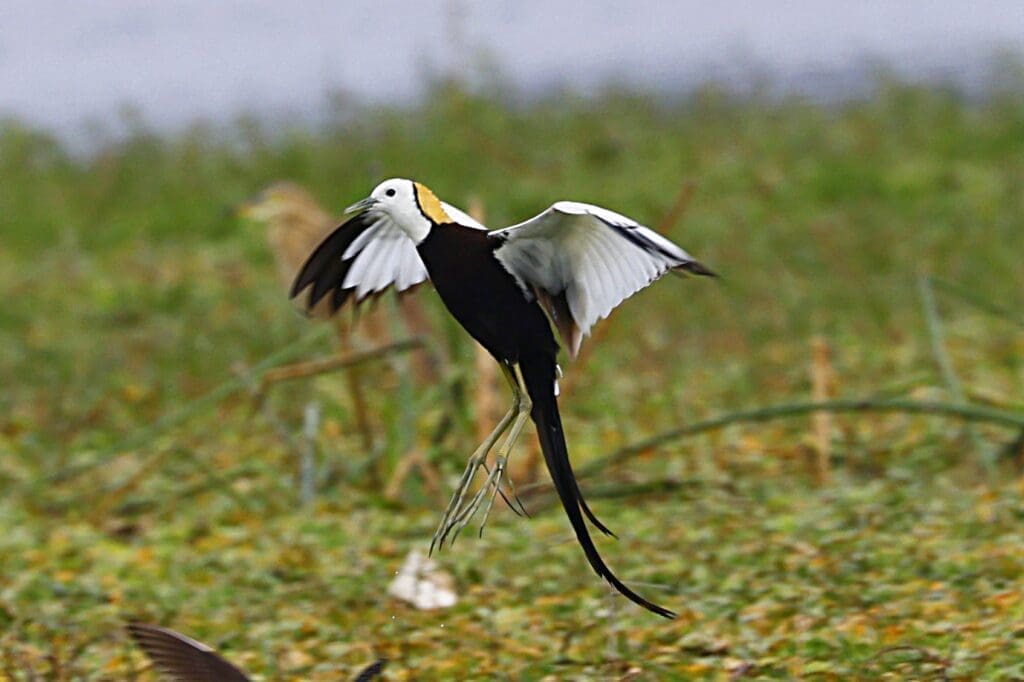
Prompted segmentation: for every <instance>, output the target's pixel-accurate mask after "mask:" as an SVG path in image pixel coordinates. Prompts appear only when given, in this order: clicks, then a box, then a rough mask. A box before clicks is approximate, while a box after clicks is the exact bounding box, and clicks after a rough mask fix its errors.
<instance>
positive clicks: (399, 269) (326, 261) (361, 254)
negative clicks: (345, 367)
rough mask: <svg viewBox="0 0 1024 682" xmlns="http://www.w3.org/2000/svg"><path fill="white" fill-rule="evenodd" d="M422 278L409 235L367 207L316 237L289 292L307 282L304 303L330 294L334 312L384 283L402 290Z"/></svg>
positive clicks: (452, 212) (460, 216)
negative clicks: (320, 239) (317, 241)
mask: <svg viewBox="0 0 1024 682" xmlns="http://www.w3.org/2000/svg"><path fill="white" fill-rule="evenodd" d="M441 205H442V206H443V207H444V210H445V211H446V212H447V213H448V215H449V216H450V217H451V218H452V220H454V221H455V222H458V223H460V224H462V225H465V226H466V227H473V228H476V229H479V230H483V229H486V228H485V227H484V226H483V225H481V224H480V223H478V222H477V221H475V220H473V218H471V217H470V216H468V215H467V214H466V213H464V212H462V211H460V210H459V209H457V208H455V207H454V206H450V205H448V204H445V203H443V202H442V204H441ZM426 279H427V270H426V268H424V267H423V262H422V261H421V260H420V256H419V253H417V252H416V245H415V244H414V243H413V241H412V240H411V239H409V237H408V236H406V234H405V232H403V231H402V229H401V228H400V227H398V225H396V224H395V223H394V221H392V220H391V218H389V217H388V216H387V215H386V214H385V213H382V212H380V211H374V210H372V209H371V210H368V211H364V212H363V213H360V214H358V215H356V216H354V217H353V218H351V219H349V220H348V221H347V222H345V223H344V224H343V225H341V226H340V227H338V228H337V229H336V230H334V232H332V233H331V234H330V235H328V236H327V238H326V239H324V241H323V242H321V243H320V245H319V246H318V247H317V248H316V250H314V251H313V253H312V254H311V255H310V256H309V258H308V259H307V260H306V263H305V264H304V265H303V266H302V268H301V269H300V270H299V274H298V275H296V277H295V282H294V283H293V284H292V289H291V296H292V297H293V298H294V297H295V296H297V295H298V294H300V293H301V292H302V291H303V290H304V289H306V288H307V287H310V286H311V290H310V294H309V298H308V299H307V301H306V307H307V308H312V307H313V306H315V305H316V304H317V303H318V302H319V301H320V299H322V298H324V297H325V296H327V295H328V294H330V295H331V298H330V300H329V303H330V308H331V312H335V311H337V310H338V309H339V308H341V306H342V305H344V304H345V301H346V300H348V299H349V298H350V297H352V296H353V295H354V302H355V303H356V304H357V305H358V304H359V303H360V302H361V301H362V300H363V299H365V298H366V297H367V296H371V295H373V294H379V293H381V292H383V291H384V290H385V289H387V288H388V287H389V286H394V287H395V289H396V290H397V291H405V290H406V289H410V288H412V287H414V286H416V285H417V284H420V283H421V282H423V281H425V280H426Z"/></svg>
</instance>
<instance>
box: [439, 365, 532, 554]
mask: <svg viewBox="0 0 1024 682" xmlns="http://www.w3.org/2000/svg"><path fill="white" fill-rule="evenodd" d="M506 376H507V377H508V379H509V385H511V386H512V391H513V397H514V401H515V402H514V404H513V408H512V409H513V410H515V413H516V416H515V421H513V422H512V426H511V427H509V429H508V433H507V435H506V436H505V440H504V442H503V443H502V444H501V445H500V446H499V447H498V453H497V456H496V457H495V461H494V469H493V470H492V471H488V476H487V480H486V481H484V484H483V486H481V488H480V490H478V491H477V493H476V495H474V496H473V499H472V500H471V501H470V503H469V504H468V505H466V508H465V509H463V510H462V511H461V512H460V513H459V515H458V516H457V517H456V518H455V520H454V521H453V526H454V527H453V529H452V530H453V533H452V541H453V542H454V541H455V538H456V537H458V535H459V533H460V532H461V531H462V529H463V528H465V527H466V524H468V523H469V520H470V519H471V518H473V515H474V514H475V513H476V511H477V509H479V507H480V504H481V503H482V502H483V499H484V497H485V496H486V495H487V492H488V491H490V493H491V495H490V497H489V498H488V499H487V506H486V507H484V518H483V521H481V522H480V535H481V536H482V535H483V532H484V526H485V525H487V518H488V517H489V516H490V514H491V508H492V507H493V506H494V498H495V497H497V496H498V493H499V492H500V491H501V484H502V479H504V480H505V481H507V482H508V486H509V490H510V491H511V493H512V498H513V499H515V500H516V501H517V502H519V508H520V510H522V513H523V514H526V509H525V508H524V507H523V503H522V502H521V501H520V500H519V498H518V496H516V492H515V488H514V487H513V485H512V480H511V479H509V478H508V476H507V475H506V473H505V471H506V464H507V462H508V457H509V454H510V453H511V452H512V446H513V445H515V442H516V440H517V439H518V438H519V434H520V433H521V432H522V430H523V426H525V425H526V420H527V418H529V416H530V410H531V409H532V408H533V401H531V400H530V396H529V394H528V393H527V392H526V390H525V389H524V388H523V383H522V377H521V375H520V372H519V368H518V367H517V368H516V370H515V373H512V372H508V371H506ZM502 496H503V497H504V493H502ZM506 499H507V498H506ZM509 506H511V505H509ZM513 510H515V508H513Z"/></svg>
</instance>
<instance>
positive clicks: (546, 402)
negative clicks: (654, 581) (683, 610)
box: [519, 355, 676, 618]
mask: <svg viewBox="0 0 1024 682" xmlns="http://www.w3.org/2000/svg"><path fill="white" fill-rule="evenodd" d="M519 368H520V369H521V370H522V373H523V381H524V382H525V384H526V392H527V393H528V394H529V396H530V399H531V400H533V409H532V411H531V413H530V416H531V417H532V418H533V423H534V424H536V426H537V437H538V438H539V439H540V447H541V451H542V452H543V453H544V461H545V463H546V464H547V467H548V472H549V473H550V474H551V480H552V482H553V483H554V485H555V491H556V492H557V493H558V498H559V499H560V500H561V501H562V507H563V508H564V509H565V513H566V515H567V516H568V517H569V523H571V524H572V528H573V531H575V533H576V539H577V540H578V541H579V543H580V546H581V547H582V548H583V553H584V554H585V555H586V557H587V561H589V562H590V566H591V567H592V568H593V569H594V572H595V573H597V574H598V575H599V576H600V577H602V578H604V579H605V580H607V581H608V582H609V583H611V585H612V587H614V588H615V589H616V590H617V591H618V592H619V593H620V594H622V595H623V596H624V597H626V598H627V599H629V600H630V601H631V602H633V603H634V604H638V605H640V606H642V607H644V608H645V609H647V610H648V611H652V612H654V613H656V614H658V615H659V616H664V617H665V618H675V615H676V614H674V613H673V612H672V611H669V610H668V609H666V608H664V607H661V606H658V605H657V604H655V603H653V602H650V601H647V600H646V599H644V598H643V597H641V596H640V595H639V594H637V593H636V592H634V591H633V590H631V589H629V588H628V587H626V585H625V584H624V583H623V582H622V581H621V580H619V579H618V578H617V577H616V576H615V574H614V573H612V570H611V569H610V568H609V567H608V565H607V564H605V562H604V560H603V559H602V558H601V555H600V554H599V553H598V551H597V547H596V546H595V545H594V541H593V539H592V538H591V537H590V532H589V531H588V530H587V524H586V521H585V520H584V519H583V513H584V512H585V513H586V515H587V517H589V518H590V520H591V521H593V522H594V525H596V526H597V527H598V528H600V529H601V530H602V531H604V532H605V533H608V534H609V535H611V531H609V530H608V529H607V528H605V527H604V525H602V524H601V523H600V522H599V521H597V519H596V518H595V517H594V515H593V512H591V511H590V508H589V507H587V503H586V502H585V501H584V499H583V495H582V494H581V493H580V490H579V487H578V486H577V484H576V476H575V474H574V473H573V471H572V465H571V464H570V462H569V450H568V448H567V447H566V444H565V434H564V433H563V432H562V418H561V416H560V415H559V413H558V401H557V400H556V398H555V392H554V386H555V361H554V359H553V358H549V357H546V356H543V355H531V356H523V357H520V359H519ZM581 510H582V511H581Z"/></svg>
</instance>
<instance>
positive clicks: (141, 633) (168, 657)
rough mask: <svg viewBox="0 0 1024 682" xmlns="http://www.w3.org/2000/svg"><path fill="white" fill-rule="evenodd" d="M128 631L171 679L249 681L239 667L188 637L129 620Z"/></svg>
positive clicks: (212, 681)
mask: <svg viewBox="0 0 1024 682" xmlns="http://www.w3.org/2000/svg"><path fill="white" fill-rule="evenodd" d="M128 632H129V634H131V636H132V639H134V640H135V642H136V643H137V644H138V645H139V646H140V647H141V648H142V650H143V651H145V652H146V656H148V657H149V659H150V660H151V661H153V665H154V666H155V667H156V668H157V669H158V670H159V671H160V672H162V673H163V674H165V675H167V677H169V678H170V679H172V680H183V681H184V680H188V682H207V681H208V682H248V680H249V678H248V677H247V676H246V675H245V673H243V672H242V671H241V670H239V669H238V668H236V667H235V666H234V665H232V664H231V663H230V662H228V661H227V660H225V659H224V658H222V657H221V656H220V655H219V654H217V652H216V651H214V650H213V649H211V648H210V647H208V646H206V645H205V644H203V643H202V642H197V641H196V640H194V639H192V638H191V637H186V636H185V635H183V634H181V633H179V632H175V631H174V630H169V629H167V628H162V627H158V626H156V625H146V624H144V623H130V624H129V625H128Z"/></svg>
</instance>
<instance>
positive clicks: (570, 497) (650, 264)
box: [291, 178, 714, 618]
mask: <svg viewBox="0 0 1024 682" xmlns="http://www.w3.org/2000/svg"><path fill="white" fill-rule="evenodd" d="M346 214H350V215H351V216H352V217H351V218H350V219H349V220H348V221H347V222H345V223H343V224H342V225H341V226H340V227H338V228H337V229H336V230H335V231H334V232H332V233H331V234H330V235H329V236H328V237H327V238H326V239H325V240H324V241H323V242H322V243H321V244H320V246H318V247H317V248H316V250H315V251H313V253H312V254H311V255H310V257H309V259H308V260H307V261H306V263H305V265H303V266H302V268H301V269H300V271H299V274H298V276H297V277H296V279H295V282H294V283H293V285H292V289H291V295H292V297H293V298H294V297H295V296H298V295H299V294H300V293H301V292H302V291H304V290H305V289H307V288H310V289H311V291H310V294H309V296H308V297H307V298H306V300H305V305H306V306H307V307H308V308H313V307H314V306H316V305H317V304H318V303H319V302H320V301H321V300H327V301H328V305H330V306H331V308H332V310H337V309H338V308H340V307H341V306H342V305H344V304H345V303H346V301H349V300H352V301H353V302H354V303H355V304H359V303H360V302H362V301H363V300H365V299H366V298H367V297H368V296H369V295H370V294H372V293H375V292H378V291H381V290H383V289H384V288H386V287H388V286H393V287H395V288H396V289H398V290H399V291H402V290H403V289H406V288H408V287H411V286H414V285H416V284H418V283H420V282H423V281H425V280H427V279H428V278H429V279H430V281H431V282H432V283H433V285H434V288H435V289H436V290H437V293H438V294H439V295H440V297H441V300H442V302H443V303H444V304H445V306H446V307H447V308H448V310H449V312H451V314H452V315H453V316H454V317H455V319H456V320H457V321H458V322H459V323H460V324H461V325H462V326H463V328H465V330H466V331H467V332H469V334H470V335H471V336H472V337H473V338H474V339H476V340H477V341H478V342H479V343H480V344H481V345H482V346H483V347H484V348H486V349H487V351H488V352H489V353H490V354H491V355H492V356H493V357H494V359H495V360H496V361H497V362H498V364H499V365H500V367H501V369H502V371H503V373H504V375H505V377H506V379H507V380H508V383H509V386H510V387H511V389H512V407H511V409H510V410H509V411H508V413H507V414H506V415H505V416H504V417H503V418H502V419H501V420H500V421H499V423H498V425H497V427H496V428H495V429H494V431H493V432H492V433H491V434H490V436H488V437H487V438H486V439H485V440H484V442H483V443H482V444H481V445H480V447H479V448H477V450H476V451H475V452H474V453H473V455H472V457H471V458H470V460H469V465H468V466H467V468H466V470H465V472H464V473H463V475H462V478H461V480H460V481H459V484H458V486H457V488H456V490H455V493H454V494H453V496H452V500H451V502H450V503H449V505H448V508H447V510H446V511H445V513H444V516H443V518H442V521H441V524H440V525H439V527H438V529H437V532H436V533H435V534H434V539H433V542H432V543H431V548H433V547H434V546H435V544H436V545H438V546H442V545H443V544H444V542H445V539H446V538H449V537H451V538H452V539H454V537H455V536H456V535H457V534H458V533H459V531H460V530H461V529H462V528H463V527H465V525H466V524H467V523H469V521H470V519H472V517H473V516H474V515H475V514H476V512H477V510H478V509H479V508H480V506H481V505H482V504H484V502H485V501H486V506H485V507H484V517H483V523H486V521H487V516H488V514H489V512H490V510H491V507H492V505H493V504H494V498H495V496H496V495H497V494H499V493H501V494H502V496H503V497H505V499H506V501H507V500H508V497H506V496H505V494H504V492H503V491H502V485H503V482H504V479H505V467H506V462H507V460H508V456H509V453H510V452H511V449H512V446H513V444H514V443H515V441H516V439H517V438H518V436H519V433H520V431H521V430H522V429H523V427H524V425H525V422H526V420H527V418H532V420H533V422H534V424H535V426H536V429H537V436H538V439H539V440H540V445H541V451H542V452H543V454H544V461H545V463H546V465H547V468H548V472H549V473H550V475H551V479H552V481H553V483H554V486H555V490H556V492H557V493H558V497H559V499H560V501H561V503H562V506H563V508H564V509H565V513H566V515H567V516H568V517H569V522H570V524H571V525H572V527H573V531H574V532H575V534H576V538H577V540H578V541H579V543H580V545H581V547H582V549H583V552H584V554H585V555H586V558H587V560H588V562H589V563H590V565H591V567H592V568H593V569H594V571H595V572H596V573H597V574H598V576H600V577H603V578H604V579H605V580H607V581H608V582H609V583H610V584H611V585H612V586H613V587H614V588H615V589H616V590H617V591H618V592H620V593H621V594H622V595H624V596H625V597H626V598H628V599H629V600H631V601H633V602H634V603H636V604H638V605H640V606H642V607H643V608H645V609H648V610H650V611H652V612H654V613H656V614H658V615H661V616H664V617H666V618H672V617H674V615H675V614H674V613H672V612H671V611H669V610H668V609H666V608H664V607H662V606H658V605H657V604H654V603H653V602H650V601H648V600H647V599H645V598H644V597H642V596H640V595H639V594H637V593H636V592H634V591H633V590H631V589H630V588H629V587H627V586H626V585H625V584H624V583H623V582H622V581H621V580H619V578H618V577H616V575H615V574H614V573H613V572H612V571H611V569H610V568H609V567H608V565H607V564H605V562H604V560H603V559H602V558H601V555H600V554H599V553H598V550H597V547H596V546H595V544H594V541H593V539H592V538H591V536H590V532H589V531H588V528H587V524H586V521H585V519H584V516H586V517H587V518H588V519H589V520H590V521H591V522H592V523H593V524H594V526H595V527H596V528H598V529H599V530H600V531H601V532H603V533H605V534H608V535H613V533H612V532H611V531H610V530H608V528H607V527H606V526H605V525H604V524H602V523H601V522H600V521H599V520H598V519H597V517H596V516H595V515H594V513H593V512H592V511H591V510H590V508H589V507H588V506H587V503H586V501H585V500H584V498H583V495H582V493H581V492H580V489H579V486H578V485H577V483H576V477H575V475H574V474H573V470H572V465H571V464H570V462H569V451H568V449H567V446H566V442H565V434H564V433H563V429H562V421H561V417H560V415H559V411H558V400H557V394H558V374H559V369H558V365H557V363H556V359H557V354H558V350H559V346H558V342H557V341H556V340H555V335H554V332H553V331H552V329H551V327H552V324H553V325H554V327H555V328H556V329H557V330H558V333H559V335H560V336H561V338H562V340H563V342H564V343H565V345H566V346H567V350H568V353H569V355H570V357H575V355H576V354H577V352H578V351H579V348H580V344H581V343H582V340H583V338H584V337H585V336H586V335H587V334H588V333H589V331H590V328H591V326H592V325H593V324H594V323H595V322H597V321H598V320H600V319H602V318H604V317H607V316H608V314H609V313H610V312H611V311H612V309H613V308H614V307H615V306H617V305H618V304H619V303H621V302H622V301H623V300H624V299H626V298H628V297H629V296H631V295H633V294H634V293H636V292H637V291H639V290H640V289H643V288H644V287H646V286H647V285H649V284H651V283H652V282H654V281H655V280H656V279H658V278H659V277H661V276H662V275H664V274H665V273H667V272H676V273H678V274H685V273H689V274H695V275H713V274H714V273H712V272H711V270H709V269H708V268H707V267H705V266H704V265H702V264H700V263H699V262H697V261H696V260H694V259H693V258H692V257H691V256H690V254H688V253H687V252H686V251H684V250H683V249H682V248H680V247H679V246H677V245H676V244H674V243H672V242H671V241H669V240H668V239H666V238H665V237H663V236H661V235H660V234H658V233H657V232H654V231H653V230H650V229H648V228H646V227H644V226H642V225H640V224H639V223H637V222H636V221H634V220H632V219H630V218H627V217H625V216H623V215H619V214H618V213H614V212H612V211H609V210H607V209H604V208H600V207H598V206H592V205H590V204H583V203H577V202H573V201H560V202H558V203H556V204H554V205H552V206H551V207H550V208H548V209H547V210H546V211H544V212H543V213H541V214H540V215H537V216H535V217H533V218H531V219H529V220H527V221H525V222H522V223H519V224H518V225H513V226H512V227H508V228H505V229H502V230H496V231H491V232H488V231H487V228H485V227H484V226H483V225H481V224H480V223H478V222H477V221H475V220H473V219H472V218H470V217H469V216H468V215H466V214H465V213H464V212H462V211H461V210H459V209H457V208H455V207H453V206H451V205H449V204H446V203H445V202H443V201H440V200H439V199H438V198H437V197H436V196H435V195H434V193H433V192H431V191H430V190H429V189H428V188H427V187H425V186H424V185H422V184H420V183H418V182H414V181H412V180H406V179H400V178H394V179H390V180H386V181H384V182H382V183H381V184H380V185H378V186H377V187H376V188H375V189H374V190H373V192H372V193H371V194H370V196H368V197H367V198H365V199H363V200H362V201H359V202H357V203H355V204H353V205H352V206H350V207H349V208H348V209H347V210H346ZM549 320H550V321H549ZM502 436H504V440H501V438H502ZM499 440H501V443H500V444H498V441H499ZM496 445H497V451H496V456H495V459H494V463H493V467H490V466H488V464H487V458H488V454H489V453H490V451H491V450H492V449H494V448H495V446H496ZM481 468H482V469H484V471H485V472H486V474H487V476H486V479H485V481H484V485H483V486H482V487H481V488H480V489H479V490H478V491H477V493H476V494H475V495H474V496H473V497H472V498H470V499H469V500H467V499H466V497H467V490H468V489H469V487H470V484H471V482H472V481H473V479H474V478H475V476H476V474H477V472H478V471H479V470H480V469H481ZM507 484H508V486H509V488H510V489H511V482H507ZM488 491H489V492H490V495H489V496H488V495H487V493H488ZM512 492H513V495H514V490H513V491H512ZM485 498H486V500H485ZM520 507H521V505H520ZM482 528H483V526H482V525H481V530H482Z"/></svg>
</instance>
